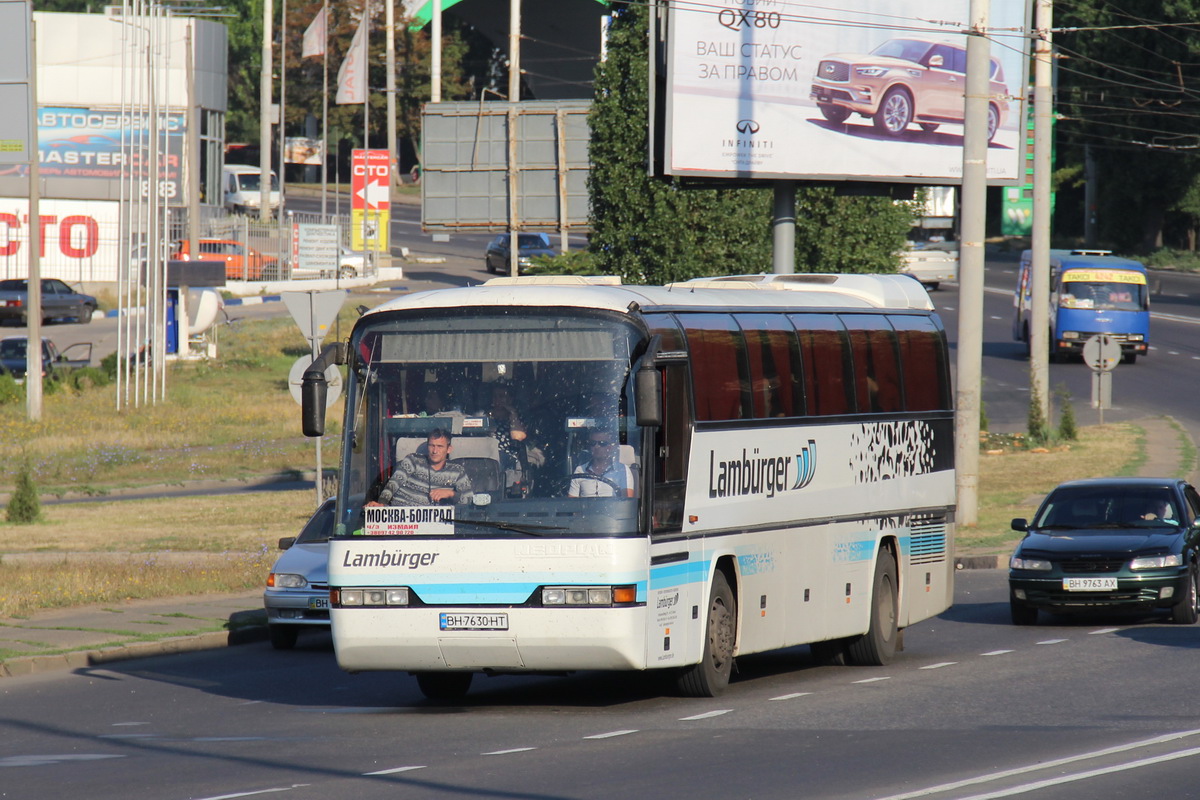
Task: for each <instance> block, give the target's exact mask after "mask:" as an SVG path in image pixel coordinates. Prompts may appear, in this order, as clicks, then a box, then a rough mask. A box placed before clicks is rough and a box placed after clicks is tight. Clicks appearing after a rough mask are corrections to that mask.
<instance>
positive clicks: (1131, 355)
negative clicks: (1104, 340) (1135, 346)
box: [1121, 353, 1138, 364]
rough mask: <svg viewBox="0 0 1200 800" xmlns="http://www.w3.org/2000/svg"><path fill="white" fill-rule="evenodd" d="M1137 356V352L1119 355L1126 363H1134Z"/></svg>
mask: <svg viewBox="0 0 1200 800" xmlns="http://www.w3.org/2000/svg"><path fill="white" fill-rule="evenodd" d="M1137 357H1138V354H1137V353H1126V354H1125V355H1123V356H1121V361H1123V362H1125V363H1126V364H1136V363H1137Z"/></svg>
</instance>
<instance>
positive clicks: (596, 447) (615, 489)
mask: <svg viewBox="0 0 1200 800" xmlns="http://www.w3.org/2000/svg"><path fill="white" fill-rule="evenodd" d="M588 447H589V448H590V450H591V459H590V460H589V461H588V462H587V463H586V464H581V465H579V466H578V467H576V468H575V474H576V475H578V476H579V477H576V478H572V479H571V487H570V488H569V489H568V490H567V496H568V497H633V489H634V483H633V471H632V470H630V469H629V466H628V465H627V464H622V463H621V462H620V461H618V460H617V453H618V445H617V437H616V434H614V433H612V432H611V431H607V430H603V429H601V428H593V429H591V430H590V431H589V432H588Z"/></svg>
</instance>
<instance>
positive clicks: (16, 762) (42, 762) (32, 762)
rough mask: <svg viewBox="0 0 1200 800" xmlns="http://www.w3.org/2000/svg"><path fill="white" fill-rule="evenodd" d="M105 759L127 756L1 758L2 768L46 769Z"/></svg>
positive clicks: (79, 755) (96, 754) (74, 754)
mask: <svg viewBox="0 0 1200 800" xmlns="http://www.w3.org/2000/svg"><path fill="white" fill-rule="evenodd" d="M105 758H126V756H123V755H108V754H103V753H71V754H69V755H48V756H36V755H35V756H7V757H5V758H0V768H4V767H44V766H48V765H50V764H60V763H62V762H64V761H99V760H101V759H105Z"/></svg>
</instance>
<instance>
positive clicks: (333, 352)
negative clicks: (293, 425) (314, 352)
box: [300, 342, 348, 438]
mask: <svg viewBox="0 0 1200 800" xmlns="http://www.w3.org/2000/svg"><path fill="white" fill-rule="evenodd" d="M347 352H348V348H347V347H346V343H345V342H335V343H334V344H331V345H328V346H327V347H326V348H325V349H324V350H322V351H321V355H319V356H317V358H316V359H315V360H314V361H313V362H312V363H311V364H309V365H308V369H306V370H304V377H303V378H302V379H301V380H300V428H301V430H302V431H303V432H304V435H305V436H308V437H310V438H312V437H316V436H324V435H325V401H326V398H327V397H328V396H329V382H328V381H327V380H325V370H327V369H329V367H331V366H332V365H334V364H345V363H346V354H347Z"/></svg>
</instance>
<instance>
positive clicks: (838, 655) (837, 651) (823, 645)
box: [808, 639, 846, 667]
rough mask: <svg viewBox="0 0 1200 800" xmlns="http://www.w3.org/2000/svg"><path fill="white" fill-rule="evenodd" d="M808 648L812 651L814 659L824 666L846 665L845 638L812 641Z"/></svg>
mask: <svg viewBox="0 0 1200 800" xmlns="http://www.w3.org/2000/svg"><path fill="white" fill-rule="evenodd" d="M808 649H809V650H810V651H811V652H812V657H813V661H816V662H817V663H818V664H821V665H822V666H826V667H844V666H846V640H845V639H826V640H825V641H823V642H810V643H809V645H808Z"/></svg>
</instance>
